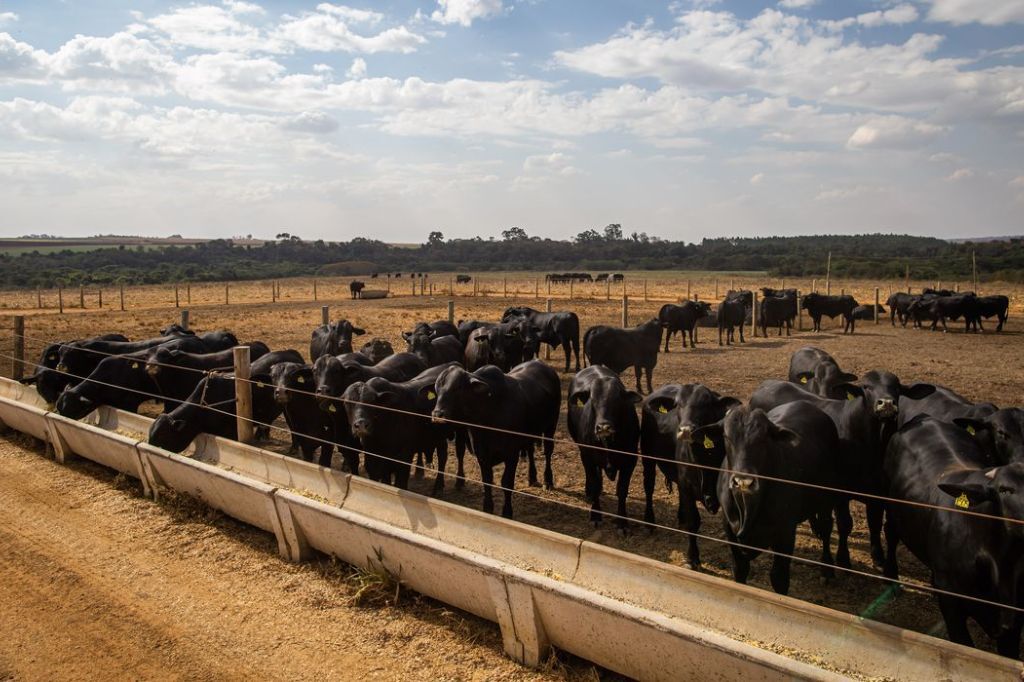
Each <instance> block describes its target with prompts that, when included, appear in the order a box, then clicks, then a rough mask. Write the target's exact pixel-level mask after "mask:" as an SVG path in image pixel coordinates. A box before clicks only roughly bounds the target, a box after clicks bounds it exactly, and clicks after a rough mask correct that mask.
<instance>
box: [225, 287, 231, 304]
mask: <svg viewBox="0 0 1024 682" xmlns="http://www.w3.org/2000/svg"><path fill="white" fill-rule="evenodd" d="M224 305H231V285H230V284H225V285H224Z"/></svg>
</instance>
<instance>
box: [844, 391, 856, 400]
mask: <svg viewBox="0 0 1024 682" xmlns="http://www.w3.org/2000/svg"><path fill="white" fill-rule="evenodd" d="M846 399H847V400H856V399H857V396H855V395H854V394H852V393H850V392H849V391H847V392H846Z"/></svg>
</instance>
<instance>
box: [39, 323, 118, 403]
mask: <svg viewBox="0 0 1024 682" xmlns="http://www.w3.org/2000/svg"><path fill="white" fill-rule="evenodd" d="M127 340H128V337H127V336H124V335H123V334H103V335H101V336H95V337H93V338H92V339H76V340H72V341H57V342H56V343H51V344H49V345H47V346H46V348H44V349H43V352H42V355H40V357H39V362H38V363H37V364H36V366H35V369H34V370H33V372H32V374H30V375H29V376H27V377H24V378H23V379H21V383H23V384H25V385H32V384H35V383H37V382H38V381H39V379H40V378H41V377H42V376H43V375H45V374H47V373H48V372H49V373H51V374H58V373H57V372H56V371H55V370H56V369H57V364H58V363H59V362H60V349H61V347H62V346H67V345H69V344H72V343H79V342H81V341H122V342H123V341H127ZM26 364H28V363H26ZM60 381H61V380H59V379H55V380H53V381H52V385H53V387H54V388H55V390H56V391H57V392H58V393H59V392H60V391H62V390H63V389H64V386H63V385H61V386H60V387H59V388H58V387H57V385H58V384H59V383H60Z"/></svg>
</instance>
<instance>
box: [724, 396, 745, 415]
mask: <svg viewBox="0 0 1024 682" xmlns="http://www.w3.org/2000/svg"><path fill="white" fill-rule="evenodd" d="M742 404H743V403H741V402H740V401H739V400H737V399H736V398H733V397H732V396H728V395H723V396H722V397H721V398H719V399H718V407H719V408H721V410H722V414H723V415H724V414H725V413H726V412H728V411H729V410H731V409H732V408H734V407H739V406H740V405H742Z"/></svg>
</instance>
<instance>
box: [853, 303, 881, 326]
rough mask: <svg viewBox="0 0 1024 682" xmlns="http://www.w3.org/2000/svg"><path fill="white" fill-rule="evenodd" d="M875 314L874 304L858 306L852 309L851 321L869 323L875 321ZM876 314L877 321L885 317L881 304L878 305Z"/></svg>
mask: <svg viewBox="0 0 1024 682" xmlns="http://www.w3.org/2000/svg"><path fill="white" fill-rule="evenodd" d="M875 312H876V310H875V305H874V304H871V305H859V306H857V307H856V308H854V309H853V319H855V320H861V321H864V322H870V321H872V320H874V319H875ZM877 313H878V319H882V316H883V315H885V306H883V305H882V304H881V303H879V304H878V310H877Z"/></svg>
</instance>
